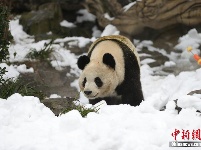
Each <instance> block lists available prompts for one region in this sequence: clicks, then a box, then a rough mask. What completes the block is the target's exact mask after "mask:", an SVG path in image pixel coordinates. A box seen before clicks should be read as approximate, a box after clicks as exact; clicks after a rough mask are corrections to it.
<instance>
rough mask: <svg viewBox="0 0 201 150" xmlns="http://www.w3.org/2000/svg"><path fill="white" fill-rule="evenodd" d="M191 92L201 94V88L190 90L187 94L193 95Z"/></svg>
mask: <svg viewBox="0 0 201 150" xmlns="http://www.w3.org/2000/svg"><path fill="white" fill-rule="evenodd" d="M193 94H201V89H200V90H195V91H191V92H190V93H188V94H187V95H193Z"/></svg>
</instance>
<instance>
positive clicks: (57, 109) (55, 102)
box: [41, 97, 75, 116]
mask: <svg viewBox="0 0 201 150" xmlns="http://www.w3.org/2000/svg"><path fill="white" fill-rule="evenodd" d="M74 100H75V99H74V98H70V97H67V98H50V99H45V100H43V101H41V102H42V103H43V104H44V105H45V106H46V107H48V108H50V109H51V111H52V112H53V113H54V114H55V115H56V116H59V114H60V113H62V112H63V111H64V110H65V109H67V108H74V105H75V104H74V103H73V101H74Z"/></svg>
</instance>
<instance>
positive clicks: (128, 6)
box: [123, 2, 136, 12]
mask: <svg viewBox="0 0 201 150" xmlns="http://www.w3.org/2000/svg"><path fill="white" fill-rule="evenodd" d="M135 4H136V2H132V3H129V4H128V5H126V6H124V7H123V10H124V12H126V11H128V10H129V9H130V8H131V7H132V6H133V5H135Z"/></svg>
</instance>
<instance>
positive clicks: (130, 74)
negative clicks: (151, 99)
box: [77, 35, 144, 106]
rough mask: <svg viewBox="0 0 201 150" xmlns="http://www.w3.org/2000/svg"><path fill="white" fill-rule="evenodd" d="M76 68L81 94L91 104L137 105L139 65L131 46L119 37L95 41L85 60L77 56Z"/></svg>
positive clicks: (84, 57) (139, 92) (140, 98)
mask: <svg viewBox="0 0 201 150" xmlns="http://www.w3.org/2000/svg"><path fill="white" fill-rule="evenodd" d="M77 64H78V67H79V68H80V69H81V70H83V72H82V73H81V75H80V78H79V86H80V89H81V91H83V93H84V94H85V96H86V97H87V98H88V99H89V102H90V103H91V104H95V103H97V102H99V101H101V100H105V101H106V102H107V104H109V105H113V104H130V105H131V106H137V105H139V104H140V103H141V102H142V100H143V99H144V98H143V93H142V88H141V82H140V62H139V57H138V54H137V52H136V50H135V47H134V45H133V44H132V43H131V42H130V40H129V39H127V38H126V37H123V36H119V35H113V36H105V37H102V38H99V39H98V40H97V41H95V42H94V43H93V44H92V46H91V47H90V50H89V52H88V56H86V55H84V56H80V57H79V59H78V63H77Z"/></svg>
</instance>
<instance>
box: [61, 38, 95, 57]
mask: <svg viewBox="0 0 201 150" xmlns="http://www.w3.org/2000/svg"><path fill="white" fill-rule="evenodd" d="M78 44H79V41H78V40H71V41H67V42H65V43H64V46H65V47H66V49H70V51H71V52H72V53H74V54H76V55H81V54H83V53H87V52H88V50H89V47H90V46H91V44H92V42H90V43H88V44H87V45H85V47H83V48H80V47H79V45H78Z"/></svg>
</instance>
